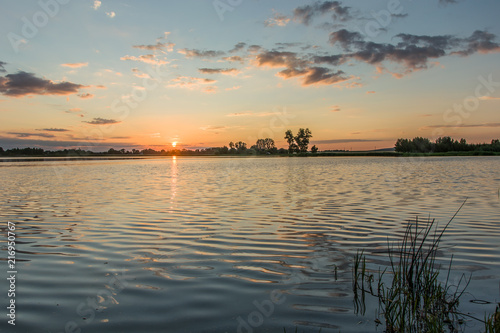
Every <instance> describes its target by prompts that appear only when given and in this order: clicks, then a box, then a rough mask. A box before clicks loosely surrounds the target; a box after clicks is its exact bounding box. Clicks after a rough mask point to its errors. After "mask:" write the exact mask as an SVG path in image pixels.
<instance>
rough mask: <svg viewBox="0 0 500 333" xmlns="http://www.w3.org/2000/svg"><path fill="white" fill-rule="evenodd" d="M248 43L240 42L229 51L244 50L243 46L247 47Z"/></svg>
mask: <svg viewBox="0 0 500 333" xmlns="http://www.w3.org/2000/svg"><path fill="white" fill-rule="evenodd" d="M246 45H247V44H246V43H243V42H239V43H238V44H236V45H235V46H234V47H233V49H232V50H230V51H229V53H234V52H238V51H240V50H242V49H243V48H245V46H246Z"/></svg>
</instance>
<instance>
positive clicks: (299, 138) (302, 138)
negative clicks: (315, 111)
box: [295, 128, 312, 153]
mask: <svg viewBox="0 0 500 333" xmlns="http://www.w3.org/2000/svg"><path fill="white" fill-rule="evenodd" d="M311 137H312V134H311V131H310V130H309V128H306V129H303V128H299V132H298V133H297V135H296V136H295V142H296V143H297V146H298V147H299V150H300V152H301V153H305V152H307V147H308V146H309V138H311Z"/></svg>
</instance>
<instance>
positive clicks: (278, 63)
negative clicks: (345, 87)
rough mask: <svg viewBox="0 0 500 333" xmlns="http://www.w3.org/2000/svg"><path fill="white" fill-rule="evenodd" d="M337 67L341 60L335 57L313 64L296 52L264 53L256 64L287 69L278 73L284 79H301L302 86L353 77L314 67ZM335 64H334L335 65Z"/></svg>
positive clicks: (319, 58)
mask: <svg viewBox="0 0 500 333" xmlns="http://www.w3.org/2000/svg"><path fill="white" fill-rule="evenodd" d="M328 61H331V62H332V63H330V64H332V65H337V64H338V63H339V62H340V59H334V56H324V57H318V58H316V59H315V58H314V57H313V61H312V62H311V61H310V60H309V59H306V58H305V57H301V56H300V55H299V54H297V53H295V52H286V51H275V50H273V51H264V52H262V53H260V54H258V55H257V56H256V64H257V66H259V67H266V66H267V67H286V68H285V69H284V70H282V71H280V72H279V73H278V76H280V77H282V78H284V79H290V78H294V77H301V79H302V85H303V86H309V85H318V84H336V83H340V82H344V81H347V80H349V79H351V78H352V77H349V76H346V75H345V73H344V72H343V71H340V70H332V69H330V68H327V67H320V66H313V63H314V62H316V63H328ZM333 62H334V63H333Z"/></svg>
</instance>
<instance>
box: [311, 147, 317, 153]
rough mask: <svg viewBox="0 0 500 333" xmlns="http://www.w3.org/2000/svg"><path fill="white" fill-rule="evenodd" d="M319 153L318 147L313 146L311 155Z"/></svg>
mask: <svg viewBox="0 0 500 333" xmlns="http://www.w3.org/2000/svg"><path fill="white" fill-rule="evenodd" d="M317 152H318V147H316V145H314V146H312V147H311V153H313V154H315V153H317Z"/></svg>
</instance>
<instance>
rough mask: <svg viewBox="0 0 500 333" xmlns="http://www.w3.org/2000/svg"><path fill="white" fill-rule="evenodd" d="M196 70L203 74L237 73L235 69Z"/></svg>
mask: <svg viewBox="0 0 500 333" xmlns="http://www.w3.org/2000/svg"><path fill="white" fill-rule="evenodd" d="M198 70H199V71H200V72H201V73H203V74H231V73H235V72H237V71H238V70H237V69H236V68H199V69H198Z"/></svg>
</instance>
